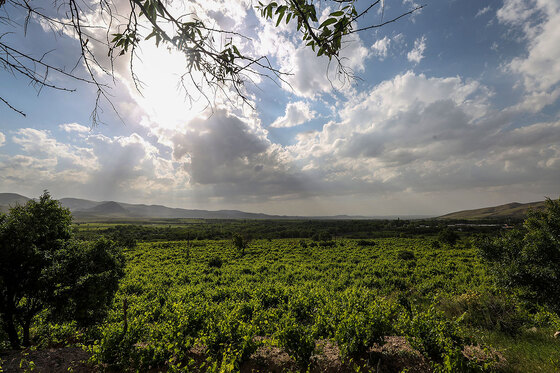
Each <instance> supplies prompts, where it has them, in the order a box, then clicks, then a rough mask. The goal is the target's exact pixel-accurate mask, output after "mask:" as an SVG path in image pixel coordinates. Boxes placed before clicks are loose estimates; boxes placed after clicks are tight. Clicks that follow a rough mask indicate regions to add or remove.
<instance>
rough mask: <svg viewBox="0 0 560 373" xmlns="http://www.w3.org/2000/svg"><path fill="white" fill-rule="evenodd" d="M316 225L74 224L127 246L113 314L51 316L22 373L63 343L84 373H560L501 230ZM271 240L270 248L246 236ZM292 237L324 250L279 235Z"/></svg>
mask: <svg viewBox="0 0 560 373" xmlns="http://www.w3.org/2000/svg"><path fill="white" fill-rule="evenodd" d="M228 224H229V225H228ZM312 224H313V225H312V228H313V229H309V228H306V226H307V224H306V223H305V222H296V223H293V224H292V223H285V222H281V223H277V225H276V226H275V225H274V224H265V223H262V222H261V223H253V222H250V221H244V222H229V223H228V222H222V221H220V222H214V223H201V222H189V223H188V224H186V225H185V224H180V223H177V225H176V226H175V227H172V226H171V225H165V224H157V225H156V226H153V225H145V226H138V225H126V224H125V225H123V224H120V225H119V224H111V223H106V224H105V223H103V224H84V225H77V226H75V230H76V232H75V233H76V235H77V236H78V237H80V238H81V239H82V240H94V239H96V238H97V237H98V236H105V237H109V238H112V239H113V240H116V241H117V242H120V243H119V245H120V246H121V247H123V252H122V254H123V256H124V263H126V264H125V269H124V277H123V278H122V279H121V280H120V283H119V288H118V290H117V293H116V295H115V297H114V299H113V301H112V306H111V307H110V308H109V313H108V314H107V316H106V317H105V318H104V321H103V322H102V323H100V324H96V325H92V326H89V327H87V328H86V327H82V326H79V325H78V324H76V322H55V321H53V320H51V319H49V317H48V312H47V311H48V310H45V311H44V312H41V313H39V314H38V315H37V316H36V317H35V319H34V321H33V324H32V327H31V339H32V342H33V347H32V348H31V350H29V349H28V350H26V351H27V352H23V355H18V356H20V357H19V358H18V360H17V362H16V363H18V364H16V366H17V367H18V369H16V370H19V371H32V370H34V368H35V362H34V361H33V360H32V358H31V357H30V356H33V355H32V354H33V350H39V351H41V350H42V349H43V350H44V349H48V348H53V347H55V348H61V349H62V348H66V349H68V348H74V349H76V348H79V349H80V351H82V352H81V353H80V354H78V355H79V356H81V359H82V360H84V359H85V360H87V362H83V363H81V364H82V365H79V366H78V368H80V367H81V368H80V369H77V371H92V370H95V371H110V372H115V371H140V372H144V371H149V372H158V371H175V372H184V371H194V372H207V371H210V372H230V371H242V372H252V371H255V372H257V371H260V372H269V371H277V372H283V371H312V372H323V371H330V372H338V371H346V372H355V371H378V372H401V371H408V372H432V371H433V372H471V371H472V372H479V371H497V372H525V371H541V372H556V371H558V370H559V369H560V343H559V342H560V341H559V340H557V339H554V338H553V337H552V335H553V334H554V331H555V330H558V329H559V328H560V320H559V318H558V316H557V313H555V312H553V310H552V309H551V308H550V307H547V306H545V305H542V304H536V303H532V302H531V301H530V300H527V299H526V298H523V297H521V296H519V295H520V294H518V290H516V289H514V288H511V289H505V288H504V287H502V286H499V284H498V282H499V281H496V278H495V276H493V275H492V273H491V270H490V266H489V263H488V262H487V261H485V260H484V259H483V258H482V256H481V252H480V248H479V247H477V242H480V237H479V236H486V237H489V236H490V237H492V236H494V237H497V236H499V235H500V234H501V232H499V231H498V229H499V228H496V226H492V227H491V228H488V227H487V226H482V227H480V228H479V231H478V232H469V231H468V229H465V230H466V232H465V230H461V231H460V232H456V231H453V230H452V229H449V228H445V229H442V230H441V227H438V226H436V225H434V223H433V222H432V223H431V224H432V226H429V225H426V223H422V222H420V223H419V222H416V223H413V224H409V222H399V221H394V222H314V223H312ZM436 224H440V225H441V223H436ZM224 227H226V228H225V229H224ZM372 227H377V228H378V229H377V231H369V232H368V229H371V228H372ZM189 229H190V230H191V231H189ZM233 229H235V230H236V231H239V232H242V233H234V232H233V233H232V230H233ZM259 229H261V230H262V229H266V232H265V233H266V234H264V233H262V232H260V236H268V238H261V239H253V240H250V239H248V238H247V237H248V236H247V235H246V233H247V232H248V231H249V232H250V233H251V234H253V237H255V235H257V236H258V235H259ZM398 229H401V231H400V232H399V231H398ZM438 229H440V230H441V231H440V234H439V235H435V234H431V233H434V232H437V230H438ZM471 229H474V228H472V227H471ZM384 230H385V231H384ZM286 232H292V234H294V235H298V236H303V237H309V236H313V238H284V239H281V238H272V237H274V236H275V235H285V234H287V233H286ZM313 232H315V233H314V234H313ZM317 232H319V234H318V233H317ZM333 232H335V233H337V234H338V236H336V235H332V233H333ZM345 232H346V233H348V232H350V233H348V234H346V237H344V236H345V235H344V233H345ZM457 233H460V234H459V235H458V234H457ZM165 234H168V235H169V236H172V237H179V236H183V237H184V239H182V240H174V241H167V240H164V239H162V237H164V235H165ZM197 235H198V237H197ZM208 235H214V236H215V235H217V236H218V238H219V237H220V236H229V237H230V239H204V238H202V239H201V238H200V237H206V236H208ZM348 235H355V236H358V237H364V236H365V237H366V238H348V237H347V236H348ZM391 235H392V236H393V237H385V236H391ZM395 236H396V237H395ZM80 281H82V280H80ZM2 346H3V348H6V347H7V340H6V336H3V335H2V334H0V347H2ZM64 351H69V350H64ZM28 353H30V354H31V355H27V354H28ZM83 354H85V357H84V355H83ZM0 359H3V357H2V354H0ZM12 360H13V359H12ZM11 363H12V365H9V364H10V362H8V365H6V362H5V361H4V365H5V366H7V367H8V371H10V367H13V366H14V364H15V363H14V361H12V362H11ZM0 364H2V361H1V360H0ZM71 369H72V370H73V369H74V368H71ZM39 371H41V370H40V369H39ZM53 371H56V369H54V370H53ZM75 371H76V370H75Z"/></svg>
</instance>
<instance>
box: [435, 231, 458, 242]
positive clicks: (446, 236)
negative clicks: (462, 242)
mask: <svg viewBox="0 0 560 373" xmlns="http://www.w3.org/2000/svg"><path fill="white" fill-rule="evenodd" d="M458 240H459V235H458V234H457V233H456V232H455V231H454V230H453V229H451V228H445V229H443V230H441V231H440V232H439V234H438V241H439V242H441V243H444V244H447V245H449V246H455V244H456V243H457V241H458Z"/></svg>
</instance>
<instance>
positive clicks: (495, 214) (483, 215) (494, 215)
mask: <svg viewBox="0 0 560 373" xmlns="http://www.w3.org/2000/svg"><path fill="white" fill-rule="evenodd" d="M543 208H544V201H540V202H530V203H517V202H513V203H507V204H505V205H500V206H494V207H484V208H480V209H475V210H464V211H458V212H452V213H450V214H446V215H443V216H440V217H439V218H438V219H469V220H474V219H500V218H516V219H523V218H524V217H525V215H527V212H528V211H529V209H536V210H540V209H543Z"/></svg>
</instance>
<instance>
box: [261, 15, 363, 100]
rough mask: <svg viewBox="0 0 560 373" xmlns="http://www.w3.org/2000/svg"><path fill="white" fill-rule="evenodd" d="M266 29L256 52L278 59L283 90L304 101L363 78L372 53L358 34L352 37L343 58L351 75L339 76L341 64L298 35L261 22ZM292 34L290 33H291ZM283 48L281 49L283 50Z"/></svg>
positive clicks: (344, 44) (346, 41) (346, 40)
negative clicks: (359, 76)
mask: <svg viewBox="0 0 560 373" xmlns="http://www.w3.org/2000/svg"><path fill="white" fill-rule="evenodd" d="M259 21H260V22H261V26H262V28H261V29H260V30H259V32H258V40H257V42H256V43H255V46H254V47H255V50H257V51H258V54H263V55H268V56H273V57H275V58H276V59H277V61H278V64H279V66H280V71H282V72H284V73H288V74H289V75H286V76H284V77H283V78H284V81H283V82H282V87H283V88H284V89H285V90H287V91H288V92H290V93H294V94H296V95H298V96H300V97H305V98H309V99H315V98H317V97H318V96H320V95H322V94H329V93H332V92H333V91H336V90H341V89H342V88H345V89H346V88H347V87H348V86H349V85H350V81H349V79H348V78H349V75H353V74H359V73H361V72H363V71H364V69H365V61H366V59H367V58H368V57H369V55H370V50H368V48H366V47H365V46H364V43H363V41H362V40H361V38H360V36H359V35H358V34H350V35H347V36H345V37H344V39H343V40H342V48H341V51H340V54H339V57H340V60H341V62H342V67H343V69H345V71H346V72H347V73H348V74H346V75H345V74H339V73H338V67H339V66H338V64H337V63H336V61H335V60H334V59H333V60H332V61H329V59H328V57H326V56H321V57H317V53H316V52H314V51H313V50H312V49H311V48H310V47H307V46H305V43H304V42H303V41H300V40H299V38H300V36H299V35H298V34H297V32H296V31H293V30H291V29H286V28H282V27H280V28H276V27H274V24H273V23H271V22H269V21H266V20H264V19H262V18H260V19H259ZM288 30H289V31H288ZM279 46H281V47H280V48H279Z"/></svg>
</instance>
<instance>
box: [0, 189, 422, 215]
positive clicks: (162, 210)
mask: <svg viewBox="0 0 560 373" xmlns="http://www.w3.org/2000/svg"><path fill="white" fill-rule="evenodd" d="M28 200H29V198H27V197H24V196H21V195H19V194H15V193H0V209H2V208H5V210H4V212H6V211H8V207H7V206H9V205H13V204H15V203H16V202H19V203H25V202H26V201H28ZM59 201H60V203H61V204H62V206H64V207H66V208H68V209H69V210H70V211H71V212H72V215H73V217H74V218H75V219H76V220H78V221H100V220H104V219H131V220H134V219H138V220H140V219H337V220H350V219H388V220H391V219H397V218H401V219H421V218H427V217H429V216H423V215H422V216H420V215H415V216H412V215H411V216H403V215H400V216H352V215H335V216H286V215H268V214H261V213H251V212H244V211H238V210H218V211H208V210H196V209H182V208H172V207H166V206H162V205H144V204H131V203H123V202H115V201H102V202H97V201H90V200H87V199H81V198H62V199H60V200H59ZM3 206H4V207H3Z"/></svg>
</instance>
